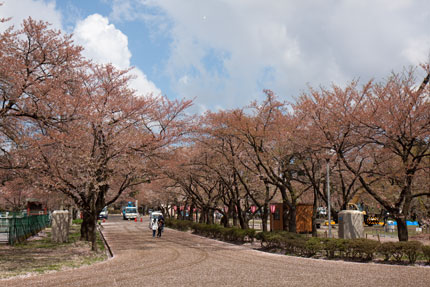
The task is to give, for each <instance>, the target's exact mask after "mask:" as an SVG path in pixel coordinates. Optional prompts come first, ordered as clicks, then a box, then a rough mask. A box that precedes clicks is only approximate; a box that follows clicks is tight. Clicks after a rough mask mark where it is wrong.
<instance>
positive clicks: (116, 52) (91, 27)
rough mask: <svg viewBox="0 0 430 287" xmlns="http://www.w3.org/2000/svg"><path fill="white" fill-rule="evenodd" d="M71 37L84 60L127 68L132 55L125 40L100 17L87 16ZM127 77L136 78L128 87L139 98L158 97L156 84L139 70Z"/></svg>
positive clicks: (78, 24)
mask: <svg viewBox="0 0 430 287" xmlns="http://www.w3.org/2000/svg"><path fill="white" fill-rule="evenodd" d="M73 35H74V39H75V41H76V43H78V44H80V45H82V46H83V47H84V48H85V50H84V51H83V55H84V56H85V57H87V58H89V59H92V60H94V61H95V62H96V63H99V64H106V63H111V64H112V65H114V66H116V67H117V68H119V69H128V68H130V59H131V56H132V55H131V52H130V50H129V49H128V38H127V36H126V35H124V34H123V33H122V32H121V31H120V30H118V29H117V28H115V26H114V25H113V24H109V20H108V19H107V18H106V17H103V16H101V15H99V14H93V15H90V16H88V17H87V18H85V19H84V20H82V21H79V22H78V23H77V24H76V27H75V30H74V32H73ZM130 74H131V75H134V76H135V77H136V79H133V80H132V81H131V87H132V88H134V89H135V90H137V93H138V94H139V95H147V94H149V93H153V94H154V95H156V96H158V95H159V94H161V91H160V90H159V89H158V88H157V87H156V86H155V84H154V83H153V82H151V81H149V80H148V79H147V77H146V75H145V74H144V73H143V72H142V71H141V70H139V69H138V68H134V69H133V70H132V71H131V72H130Z"/></svg>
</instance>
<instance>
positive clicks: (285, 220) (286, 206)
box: [279, 186, 289, 230]
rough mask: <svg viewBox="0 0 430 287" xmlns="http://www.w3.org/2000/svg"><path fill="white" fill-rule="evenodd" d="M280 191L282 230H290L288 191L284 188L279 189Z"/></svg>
mask: <svg viewBox="0 0 430 287" xmlns="http://www.w3.org/2000/svg"><path fill="white" fill-rule="evenodd" d="M279 190H280V191H281V196H282V210H283V212H282V230H289V227H288V225H289V224H288V223H289V218H288V209H289V204H288V196H287V189H286V188H285V187H284V186H282V187H280V188H279Z"/></svg>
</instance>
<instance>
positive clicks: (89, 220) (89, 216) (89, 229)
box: [80, 212, 97, 251]
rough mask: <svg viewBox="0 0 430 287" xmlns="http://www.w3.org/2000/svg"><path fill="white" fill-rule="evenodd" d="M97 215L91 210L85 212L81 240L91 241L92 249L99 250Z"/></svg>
mask: <svg viewBox="0 0 430 287" xmlns="http://www.w3.org/2000/svg"><path fill="white" fill-rule="evenodd" d="M96 226H97V215H96V214H93V213H89V212H83V220H82V225H81V238H80V239H81V240H84V241H89V242H91V250H92V251H97V242H96V241H97V236H96V231H97V228H96Z"/></svg>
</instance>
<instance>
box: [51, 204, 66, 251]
mask: <svg viewBox="0 0 430 287" xmlns="http://www.w3.org/2000/svg"><path fill="white" fill-rule="evenodd" d="M69 227H70V225H69V211H67V210H55V211H54V212H53V213H52V240H53V241H54V242H58V243H62V242H68V241H69Z"/></svg>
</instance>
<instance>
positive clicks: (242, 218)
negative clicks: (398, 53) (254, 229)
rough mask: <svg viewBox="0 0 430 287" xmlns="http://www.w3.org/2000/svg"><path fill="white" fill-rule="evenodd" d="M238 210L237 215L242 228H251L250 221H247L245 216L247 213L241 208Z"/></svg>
mask: <svg viewBox="0 0 430 287" xmlns="http://www.w3.org/2000/svg"><path fill="white" fill-rule="evenodd" d="M237 210H238V212H237V213H238V215H239V223H240V228H242V229H247V228H249V225H248V220H246V214H245V212H242V210H241V209H240V207H239V208H238V209H237Z"/></svg>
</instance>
